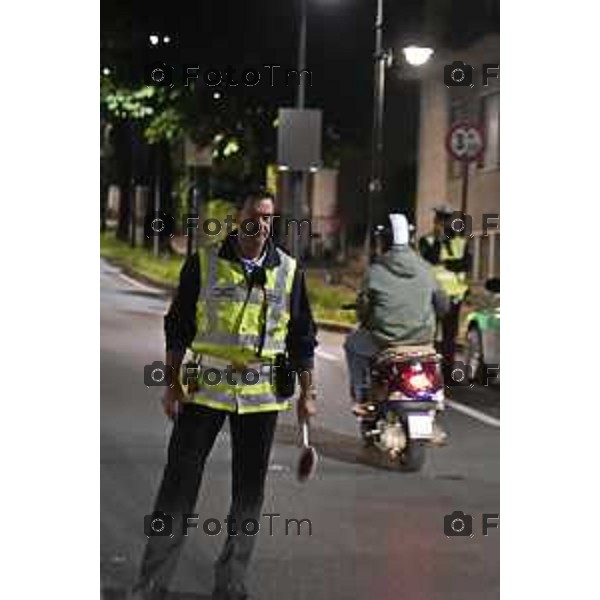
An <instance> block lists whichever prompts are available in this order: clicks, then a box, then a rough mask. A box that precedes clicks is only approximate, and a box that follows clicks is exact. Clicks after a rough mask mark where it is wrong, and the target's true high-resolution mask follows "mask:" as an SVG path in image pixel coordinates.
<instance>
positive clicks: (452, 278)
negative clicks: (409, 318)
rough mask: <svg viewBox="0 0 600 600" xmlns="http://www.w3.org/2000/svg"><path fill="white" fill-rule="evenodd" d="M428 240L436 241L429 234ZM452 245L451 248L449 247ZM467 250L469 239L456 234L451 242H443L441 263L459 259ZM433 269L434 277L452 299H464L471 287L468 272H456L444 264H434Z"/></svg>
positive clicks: (430, 241)
mask: <svg viewBox="0 0 600 600" xmlns="http://www.w3.org/2000/svg"><path fill="white" fill-rule="evenodd" d="M427 241H428V242H429V243H431V244H433V243H434V238H433V236H428V237H427ZM448 246H450V248H448ZM466 251H467V239H466V238H464V237H460V236H456V237H454V238H452V239H451V240H449V244H441V247H440V263H443V262H444V261H446V260H457V259H461V258H463V257H464V256H465V253H466ZM432 271H433V274H434V277H435V278H436V280H437V282H438V283H439V285H440V287H441V288H442V290H443V291H444V292H445V293H446V294H447V295H448V296H449V297H450V298H452V299H456V300H462V299H463V298H464V297H465V294H466V293H467V290H468V289H469V284H468V282H467V274H466V273H455V272H454V271H449V270H448V269H446V267H444V266H443V264H439V265H433V266H432Z"/></svg>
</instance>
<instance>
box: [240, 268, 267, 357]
mask: <svg viewBox="0 0 600 600" xmlns="http://www.w3.org/2000/svg"><path fill="white" fill-rule="evenodd" d="M242 271H243V273H244V279H245V280H246V286H247V290H246V299H245V300H244V306H243V307H242V310H241V311H240V316H239V317H238V320H237V323H236V325H235V330H236V331H238V332H239V329H240V327H241V325H242V319H243V318H244V313H245V312H246V307H247V306H248V302H249V301H250V295H251V294H252V290H253V289H254V286H255V285H257V286H259V287H260V290H261V292H262V305H261V311H260V312H261V328H260V334H259V342H258V346H257V348H256V356H257V357H260V356H261V355H262V351H263V348H264V345H265V338H266V336H267V310H268V304H267V291H266V289H265V285H266V284H267V274H266V273H265V269H264V267H262V266H257V267H255V268H254V270H253V271H252V272H251V273H250V274H248V273H247V272H246V269H245V268H244V266H243V265H242Z"/></svg>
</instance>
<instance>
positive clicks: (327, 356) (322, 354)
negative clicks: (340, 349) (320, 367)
mask: <svg viewBox="0 0 600 600" xmlns="http://www.w3.org/2000/svg"><path fill="white" fill-rule="evenodd" d="M316 354H317V356H320V357H321V358H324V359H326V360H333V361H335V362H338V361H340V360H342V359H341V357H340V356H336V355H335V354H330V353H329V352H325V350H319V349H318V348H317V350H316Z"/></svg>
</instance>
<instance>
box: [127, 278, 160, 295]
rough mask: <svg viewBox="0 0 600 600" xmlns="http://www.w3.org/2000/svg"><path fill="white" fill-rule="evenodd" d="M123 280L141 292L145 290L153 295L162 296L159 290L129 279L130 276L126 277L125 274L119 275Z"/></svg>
mask: <svg viewBox="0 0 600 600" xmlns="http://www.w3.org/2000/svg"><path fill="white" fill-rule="evenodd" d="M117 275H118V276H119V277H120V278H121V279H124V280H125V281H126V282H127V283H129V284H130V285H133V286H135V287H137V288H139V289H141V290H145V291H146V292H152V293H153V294H157V295H159V294H160V290H159V289H157V288H153V287H150V286H147V285H144V284H143V283H140V282H139V281H136V280H135V279H132V278H131V277H129V276H128V275H125V273H118V274H117Z"/></svg>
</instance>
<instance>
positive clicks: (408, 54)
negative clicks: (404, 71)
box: [402, 46, 433, 67]
mask: <svg viewBox="0 0 600 600" xmlns="http://www.w3.org/2000/svg"><path fill="white" fill-rule="evenodd" d="M402 52H403V54H404V59H405V60H406V62H407V63H408V64H409V65H412V66H413V67H420V66H421V65H424V64H425V63H426V62H427V61H428V60H429V59H430V58H431V56H432V55H433V49H431V48H421V47H420V46H407V47H406V48H403V50H402Z"/></svg>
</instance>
